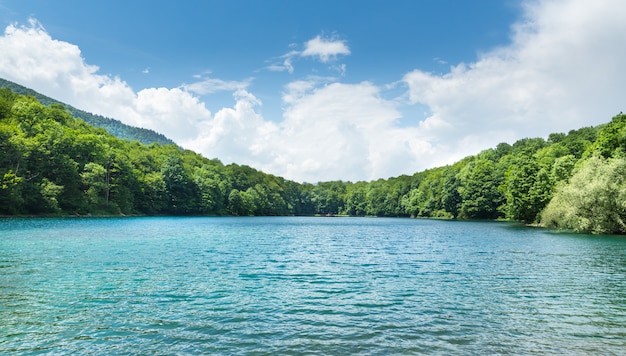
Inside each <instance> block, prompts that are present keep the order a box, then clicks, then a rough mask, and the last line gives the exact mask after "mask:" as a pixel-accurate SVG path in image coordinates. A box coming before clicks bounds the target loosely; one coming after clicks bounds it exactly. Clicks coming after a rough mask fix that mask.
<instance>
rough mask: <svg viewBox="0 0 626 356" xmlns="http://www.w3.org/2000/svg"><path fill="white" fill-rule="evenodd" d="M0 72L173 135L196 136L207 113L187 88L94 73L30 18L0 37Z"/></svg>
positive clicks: (47, 92)
mask: <svg viewBox="0 0 626 356" xmlns="http://www.w3.org/2000/svg"><path fill="white" fill-rule="evenodd" d="M0 52H1V53H2V55H0V76H1V77H3V78H6V79H8V80H11V81H14V82H17V83H19V84H22V85H25V86H27V87H30V88H33V89H34V90H37V91H39V92H41V93H42V94H45V95H48V96H51V97H54V98H55V99H58V100H61V101H63V102H66V103H68V104H71V105H73V106H75V107H77V108H80V109H83V110H87V111H90V112H93V113H97V114H100V115H104V116H108V117H112V118H115V119H118V120H121V121H122V122H125V123H127V124H131V125H134V126H139V127H144V128H149V129H153V130H155V131H158V132H162V133H164V134H165V135H167V136H168V137H170V138H172V139H174V140H185V139H188V138H189V137H190V136H192V135H196V133H197V132H196V125H197V124H198V122H199V121H202V120H207V119H209V118H210V112H209V111H208V110H207V109H206V107H205V105H204V103H202V102H200V101H199V100H198V98H196V97H194V96H192V95H191V94H190V93H188V92H187V91H184V90H181V89H178V88H174V89H167V88H158V89H157V88H149V89H144V90H141V91H139V92H137V93H136V92H134V91H133V89H132V88H131V87H130V86H128V84H126V83H125V82H124V81H122V80H121V79H120V78H118V77H111V76H109V75H103V74H99V73H98V70H99V68H98V67H97V66H94V65H89V64H87V63H85V61H84V59H83V58H82V54H81V51H80V49H79V48H78V47H77V46H75V45H73V44H70V43H67V42H63V41H58V40H54V39H52V38H51V37H50V35H49V34H48V33H47V32H46V31H45V29H44V28H43V27H42V26H41V25H40V24H39V23H38V22H37V21H35V20H31V21H30V24H29V26H28V27H24V26H22V27H18V26H17V25H10V26H8V27H7V28H6V29H5V32H4V35H3V36H0Z"/></svg>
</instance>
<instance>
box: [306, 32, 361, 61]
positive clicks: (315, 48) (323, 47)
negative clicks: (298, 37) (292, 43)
mask: <svg viewBox="0 0 626 356" xmlns="http://www.w3.org/2000/svg"><path fill="white" fill-rule="evenodd" d="M348 54H350V49H349V48H348V46H347V45H346V42H345V41H341V40H334V39H329V38H322V37H321V36H316V37H315V38H313V39H311V40H309V41H307V43H306V45H305V47H304V51H302V53H301V55H302V56H303V57H308V56H310V57H318V58H319V59H320V61H322V62H323V63H326V62H328V61H330V60H331V59H333V58H335V57H337V56H338V55H348Z"/></svg>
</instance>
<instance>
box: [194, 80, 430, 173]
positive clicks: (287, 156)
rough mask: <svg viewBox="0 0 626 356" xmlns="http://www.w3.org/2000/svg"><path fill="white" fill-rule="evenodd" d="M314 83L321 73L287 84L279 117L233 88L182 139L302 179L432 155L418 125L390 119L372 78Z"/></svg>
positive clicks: (399, 169) (391, 111) (411, 163)
mask: <svg viewBox="0 0 626 356" xmlns="http://www.w3.org/2000/svg"><path fill="white" fill-rule="evenodd" d="M319 83H320V78H314V79H313V80H311V81H296V82H292V83H289V84H288V85H287V86H286V88H285V89H286V92H285V93H284V95H283V101H284V103H285V104H287V108H286V111H285V114H284V118H283V121H282V122H280V123H278V124H275V123H273V122H269V121H265V120H264V119H263V118H262V116H261V115H259V114H258V112H257V110H256V109H257V108H258V107H259V106H260V105H261V104H260V102H259V101H258V99H256V98H255V97H254V96H252V95H251V94H249V93H247V92H245V91H243V92H240V93H239V94H238V95H236V96H237V103H236V104H235V106H234V107H233V108H225V109H222V110H220V111H219V112H217V113H216V114H215V118H214V120H212V121H211V123H210V124H209V125H207V126H206V127H205V128H204V130H203V133H202V134H200V135H198V138H197V140H195V141H194V142H189V143H188V144H187V146H189V147H192V148H194V149H197V150H199V151H201V152H205V153H206V154H209V155H210V156H217V157H220V158H221V159H223V160H224V161H225V162H232V161H234V162H237V163H240V164H249V165H252V166H254V167H257V168H259V169H262V170H264V171H266V172H271V173H274V174H278V175H281V176H284V177H286V178H289V179H294V180H297V181H308V182H317V181H327V180H334V179H344V180H354V181H356V180H370V179H375V178H378V177H389V176H392V175H399V174H402V173H404V172H406V171H407V168H408V169H409V170H410V169H415V170H416V169H417V168H418V167H419V164H420V159H418V157H421V156H422V155H429V156H431V155H430V153H432V152H433V148H432V147H431V145H430V144H429V143H428V142H426V141H425V140H423V139H420V137H419V132H418V129H416V128H408V129H407V128H403V129H400V128H398V127H396V126H395V121H396V120H397V119H398V118H399V117H400V113H399V112H398V111H397V110H396V109H395V104H394V103H392V102H391V101H387V100H384V99H381V98H380V89H379V88H377V87H376V86H375V85H373V84H371V83H368V82H363V83H359V84H341V83H332V84H328V85H322V86H321V87H318V85H319Z"/></svg>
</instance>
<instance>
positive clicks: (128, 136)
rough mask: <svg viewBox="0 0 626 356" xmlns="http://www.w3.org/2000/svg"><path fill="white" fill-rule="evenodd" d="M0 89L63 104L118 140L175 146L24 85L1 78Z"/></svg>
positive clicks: (153, 134) (162, 137)
mask: <svg viewBox="0 0 626 356" xmlns="http://www.w3.org/2000/svg"><path fill="white" fill-rule="evenodd" d="M0 88H8V89H10V90H11V91H13V92H14V93H18V94H21V95H30V96H34V97H35V98H36V99H37V101H39V102H40V103H42V104H43V105H46V106H50V105H52V104H61V105H63V107H65V108H66V109H67V110H68V111H69V112H70V113H71V114H72V116H74V117H76V118H79V119H82V120H83V121H85V122H86V123H88V124H90V125H92V126H95V127H99V128H103V129H105V130H107V132H109V133H110V134H112V135H114V136H116V137H118V138H121V139H124V140H129V141H135V140H136V141H139V142H141V143H143V144H151V143H160V144H164V145H167V144H174V141H172V140H171V139H169V138H167V137H165V135H163V134H160V133H158V132H156V131H153V130H148V129H142V128H139V127H134V126H130V125H126V124H124V123H122V122H121V121H119V120H115V119H111V118H108V117H104V116H100V115H94V114H92V113H88V112H86V111H83V110H80V109H77V108H75V107H73V106H71V105H68V104H65V103H62V102H60V101H58V100H55V99H52V98H50V97H47V96H45V95H43V94H41V93H38V92H36V91H34V90H32V89H30V88H26V87H24V86H22V85H19V84H17V83H14V82H11V81H9V80H6V79H2V78H0Z"/></svg>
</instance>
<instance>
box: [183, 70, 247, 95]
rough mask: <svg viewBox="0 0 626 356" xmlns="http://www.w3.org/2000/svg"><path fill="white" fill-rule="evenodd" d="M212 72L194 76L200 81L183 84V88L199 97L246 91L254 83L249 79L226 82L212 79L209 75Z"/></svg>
mask: <svg viewBox="0 0 626 356" xmlns="http://www.w3.org/2000/svg"><path fill="white" fill-rule="evenodd" d="M209 74H211V73H210V72H207V73H204V74H198V75H194V78H196V79H199V81H197V82H195V83H191V84H183V85H182V88H184V89H185V90H187V91H190V92H193V93H195V94H198V95H206V94H212V93H215V92H218V91H236V90H240V89H246V88H247V87H248V86H250V83H252V80H253V79H252V78H248V79H246V80H244V81H235V80H231V81H226V80H222V79H218V78H210V77H208V75H209Z"/></svg>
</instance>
